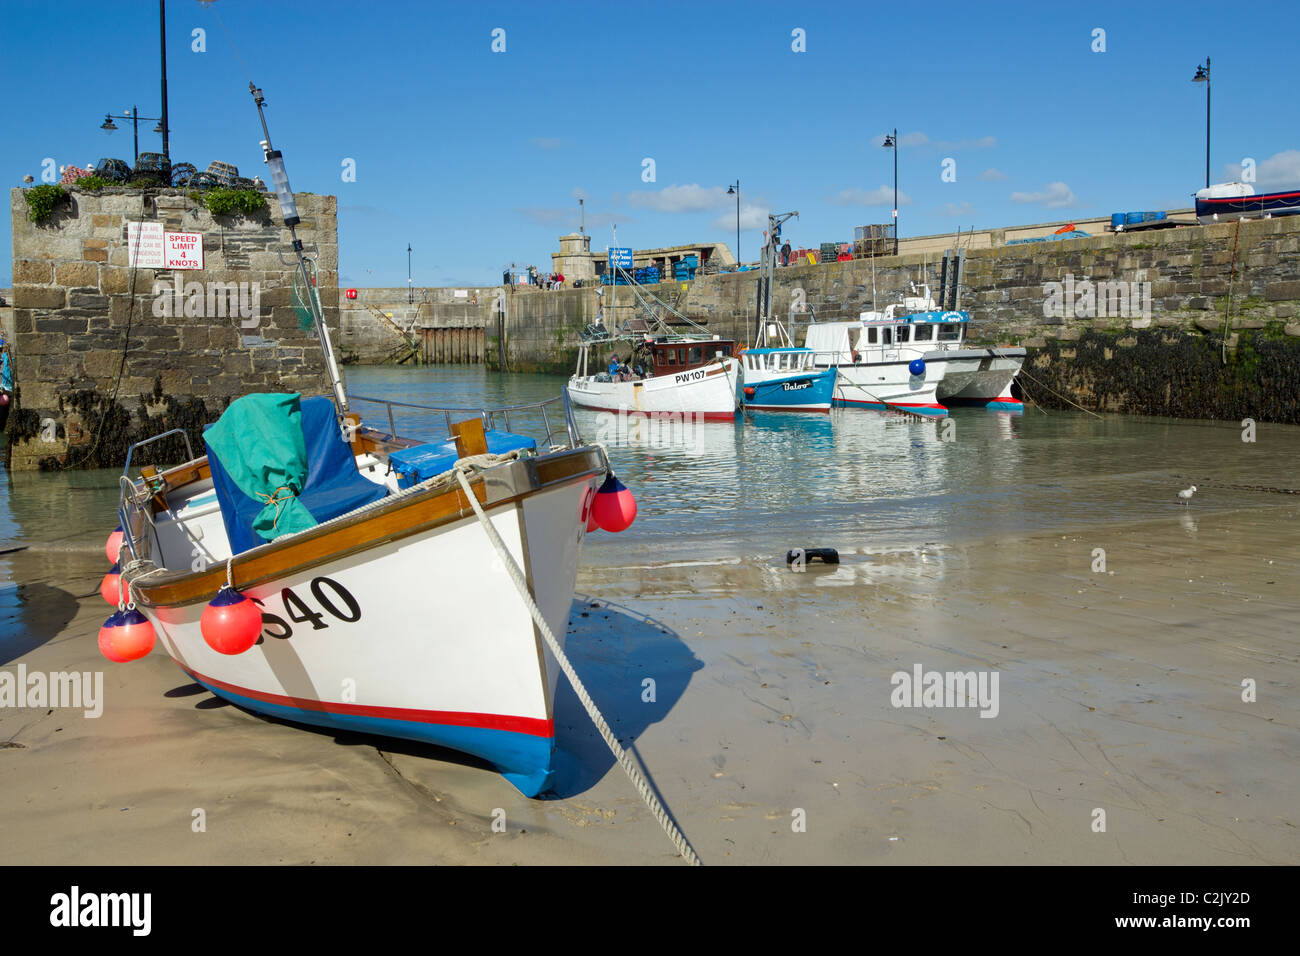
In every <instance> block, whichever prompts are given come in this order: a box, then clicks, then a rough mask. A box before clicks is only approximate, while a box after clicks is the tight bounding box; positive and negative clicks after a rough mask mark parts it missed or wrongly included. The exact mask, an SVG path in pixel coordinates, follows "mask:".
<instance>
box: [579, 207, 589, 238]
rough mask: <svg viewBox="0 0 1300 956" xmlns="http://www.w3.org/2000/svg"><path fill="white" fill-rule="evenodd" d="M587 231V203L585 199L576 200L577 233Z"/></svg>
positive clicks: (580, 233) (584, 233) (581, 233)
mask: <svg viewBox="0 0 1300 956" xmlns="http://www.w3.org/2000/svg"><path fill="white" fill-rule="evenodd" d="M586 233H587V205H586V202H585V200H582V199H579V200H578V235H580V236H583V235H586Z"/></svg>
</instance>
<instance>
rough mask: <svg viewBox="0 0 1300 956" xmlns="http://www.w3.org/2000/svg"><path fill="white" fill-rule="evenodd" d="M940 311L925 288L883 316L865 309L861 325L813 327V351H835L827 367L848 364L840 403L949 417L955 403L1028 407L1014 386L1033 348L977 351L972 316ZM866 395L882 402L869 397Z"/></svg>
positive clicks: (838, 395) (839, 389)
mask: <svg viewBox="0 0 1300 956" xmlns="http://www.w3.org/2000/svg"><path fill="white" fill-rule="evenodd" d="M934 306H935V303H934V299H933V298H932V297H931V295H930V289H929V287H928V286H923V287H922V289H921V294H920V295H917V296H908V297H906V298H904V299H903V301H902V303H901V304H895V305H890V306H888V307H886V309H885V311H884V312H883V313H880V312H863V313H862V314H861V315H860V316H859V320H858V322H856V323H854V322H827V323H817V324H815V325H812V326H810V327H809V339H808V344H809V345H810V347H813V348H814V349H817V348H819V345H820V344H821V343H824V345H820V347H824V348H826V349H827V350H828V355H827V356H826V359H822V358H820V357H819V360H818V361H819V364H824V362H825V361H827V360H830V359H838V361H839V362H840V363H841V364H840V382H839V386H838V387H837V390H836V404H837V405H838V404H841V403H842V404H844V405H854V404H863V405H867V406H868V407H877V408H879V407H898V408H901V409H903V410H907V411H914V412H917V413H918V414H932V415H944V414H947V409H948V407H950V406H977V407H981V408H988V409H994V410H998V411H1022V410H1023V409H1024V404H1023V402H1022V401H1021V400H1020V399H1019V398H1018V397H1016V396H1015V395H1014V394H1013V392H1012V384H1013V382H1014V381H1015V377H1016V375H1017V374H1018V373H1019V371H1020V368H1021V366H1022V365H1023V364H1024V360H1025V350H1024V349H1023V348H991V347H972V346H969V345H967V343H966V337H967V331H968V329H969V324H970V315H969V314H968V313H966V312H963V311H959V310H949V311H943V310H939V309H936V308H935V307H934ZM859 327H860V328H859ZM814 329H817V330H818V331H817V333H816V334H815V335H814V333H813V330H814ZM814 342H817V343H819V345H814V344H813V343H814ZM905 372H906V378H905V377H904V373H905ZM931 382H933V388H932V389H931V387H930V384H931ZM873 386H874V388H873ZM866 392H871V393H872V395H873V396H874V397H869V396H867V395H865V394H862V393H866ZM891 395H895V396H898V397H896V398H891Z"/></svg>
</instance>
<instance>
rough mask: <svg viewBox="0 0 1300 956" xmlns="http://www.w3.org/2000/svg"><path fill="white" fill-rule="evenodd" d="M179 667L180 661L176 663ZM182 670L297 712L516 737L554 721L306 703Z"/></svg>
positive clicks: (542, 733)
mask: <svg viewBox="0 0 1300 956" xmlns="http://www.w3.org/2000/svg"><path fill="white" fill-rule="evenodd" d="M178 664H179V662H178ZM180 668H181V670H183V671H184V672H185V673H187V674H189V675H190V676H191V677H193V678H194V679H195V680H199V681H202V682H203V683H205V684H211V685H212V686H213V687H220V688H221V689H222V690H228V691H230V693H232V694H239V695H240V696H241V697H251V698H252V699H253V700H260V701H263V702H264V703H267V704H278V705H279V706H281V707H296V708H298V709H299V710H315V711H320V712H321V713H325V714H347V715H350V716H355V717H382V718H385V719H387V720H409V721H411V722H412V723H420V724H448V725H450V726H454V727H476V728H479V729H482V730H508V731H510V732H511V733H516V734H529V735H531V736H534V737H554V736H555V721H553V720H543V719H541V718H538V717H509V716H506V715H504V714H473V713H465V712H462V711H456V710H413V709H410V708H407V707H373V706H370V705H368V704H338V703H334V702H333V701H328V702H327V701H321V700H309V699H307V698H305V697H286V696H284V695H283V694H268V693H266V692H264V691H260V690H250V689H249V688H247V687H239V686H237V685H235V684H228V683H226V682H225V681H221V680H217V679H216V678H215V677H208V676H206V675H204V674H200V673H199V672H198V671H193V670H190V669H189V668H188V667H186V666H184V665H183V664H180Z"/></svg>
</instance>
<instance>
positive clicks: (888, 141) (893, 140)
mask: <svg viewBox="0 0 1300 956" xmlns="http://www.w3.org/2000/svg"><path fill="white" fill-rule="evenodd" d="M880 145H881V146H883V147H884V148H885V149H892V150H893V151H894V255H898V130H897V129H895V130H894V133H893V135H892V136H888V135H887V136H886V137H885V141H884V142H883V143H881V144H880Z"/></svg>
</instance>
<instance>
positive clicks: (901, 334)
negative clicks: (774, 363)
mask: <svg viewBox="0 0 1300 956" xmlns="http://www.w3.org/2000/svg"><path fill="white" fill-rule="evenodd" d="M909 318H910V317H901V318H891V317H886V316H885V315H883V314H881V313H879V312H864V313H862V315H861V316H860V317H859V319H858V321H856V322H814V323H812V324H811V325H809V326H808V330H807V333H806V334H805V338H804V345H805V346H807V348H808V349H810V350H811V351H812V353H813V365H814V367H816V368H824V369H835V370H836V371H837V373H838V376H837V378H836V382H835V395H834V404H835V406H836V407H838V408H870V409H875V410H879V411H885V410H889V411H901V412H908V413H911V414H913V415H924V416H927V417H942V416H944V415H947V414H948V409H947V408H946V407H945V406H943V405H942V404H940V402H939V399H938V396H937V391H938V388H939V383H940V382H941V381H942V379H943V375H944V366H943V365H942V364H940V363H935V364H931V363H929V362H926V361H925V360H924V358H922V353H920V352H918V351H915V350H913V349H912V348H911V347H910V344H909V343H910V340H911V328H910V323H909V321H908V319H909Z"/></svg>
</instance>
